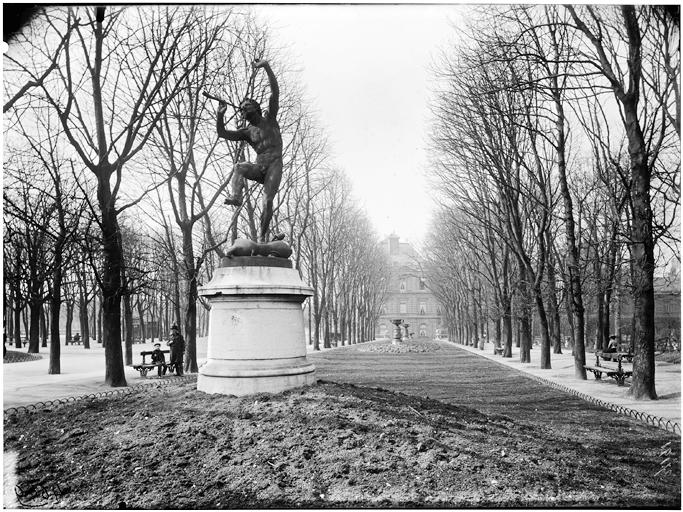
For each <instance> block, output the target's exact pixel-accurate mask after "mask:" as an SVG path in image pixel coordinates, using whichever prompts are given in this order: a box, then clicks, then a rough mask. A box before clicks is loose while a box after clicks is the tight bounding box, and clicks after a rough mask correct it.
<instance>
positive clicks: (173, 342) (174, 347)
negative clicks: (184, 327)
mask: <svg viewBox="0 0 683 512" xmlns="http://www.w3.org/2000/svg"><path fill="white" fill-rule="evenodd" d="M166 344H167V345H168V346H169V347H171V364H172V365H173V367H174V368H175V373H176V375H178V376H182V374H183V352H185V339H184V338H183V335H182V334H180V329H179V328H178V326H177V325H176V324H173V325H172V326H171V339H170V340H169V341H168V342H167V343H166Z"/></svg>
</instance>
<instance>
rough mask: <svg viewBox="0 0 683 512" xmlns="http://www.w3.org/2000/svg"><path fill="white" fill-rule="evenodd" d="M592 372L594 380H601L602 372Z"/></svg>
mask: <svg viewBox="0 0 683 512" xmlns="http://www.w3.org/2000/svg"><path fill="white" fill-rule="evenodd" d="M590 371H591V372H593V375H595V380H600V379H602V372H601V371H599V370H590Z"/></svg>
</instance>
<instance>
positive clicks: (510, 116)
mask: <svg viewBox="0 0 683 512" xmlns="http://www.w3.org/2000/svg"><path fill="white" fill-rule="evenodd" d="M480 14H481V15H482V16H481V17H480V19H482V20H483V19H487V20H490V19H497V20H499V21H500V23H497V24H496V26H495V27H492V26H490V25H485V24H483V23H478V22H475V23H474V25H473V27H472V28H473V30H472V31H471V35H470V37H469V41H470V44H469V45H464V44H463V45H461V46H459V47H458V48H457V53H456V52H450V53H449V52H445V53H444V55H443V58H442V60H441V62H440V64H439V67H438V70H437V71H436V72H435V73H436V77H437V79H438V83H440V84H441V85H442V88H441V89H440V90H439V91H438V92H437V100H436V101H435V103H434V109H433V112H434V118H435V121H436V122H435V124H434V130H433V137H432V140H433V141H434V147H433V149H434V152H435V160H434V163H433V165H432V175H433V177H434V178H435V180H438V183H439V188H440V191H441V194H440V198H439V200H440V207H439V210H438V213H437V215H436V217H435V223H434V226H433V228H432V230H431V235H430V242H429V244H428V245H429V250H428V251H427V252H428V253H429V254H430V255H431V258H430V262H429V264H428V266H429V270H430V272H431V273H432V278H431V279H430V282H431V283H433V286H434V291H435V293H436V294H437V295H438V296H439V298H440V300H441V301H442V303H443V304H444V310H445V314H446V316H447V318H448V321H449V329H451V331H452V334H453V335H458V334H460V335H462V336H464V337H473V338H475V339H476V338H477V337H478V334H479V333H478V331H479V330H480V329H481V325H482V324H483V323H485V321H486V320H487V319H489V318H490V319H491V320H492V321H493V322H495V329H494V332H495V342H496V343H497V344H498V345H499V346H500V344H501V343H502V345H504V348H505V351H504V354H505V355H506V356H508V357H509V356H511V346H512V337H513V319H515V320H516V322H514V323H516V324H517V328H518V329H519V339H520V359H521V361H522V362H528V361H529V350H530V348H531V344H532V332H531V323H532V318H536V321H537V322H538V328H539V331H540V337H541V365H542V367H543V368H550V365H551V351H552V350H554V351H555V352H559V351H560V350H561V339H560V338H561V330H560V325H561V322H562V319H561V317H566V320H565V322H566V324H567V325H568V328H569V331H570V332H571V337H572V340H573V353H574V358H575V373H576V375H577V377H578V378H581V379H585V378H586V373H585V369H584V364H585V348H586V339H585V336H586V334H587V333H586V328H585V325H586V319H585V317H586V315H585V313H586V307H587V306H586V305H587V304H588V305H590V307H591V308H595V309H594V311H595V313H596V316H597V327H596V332H595V345H596V348H604V347H606V344H607V341H608V335H609V332H610V325H611V323H612V321H611V317H610V314H611V312H612V311H618V309H619V308H618V307H617V306H618V303H616V302H615V299H620V297H619V291H621V292H622V294H630V295H631V297H632V299H633V303H634V311H633V324H632V329H631V331H632V345H633V349H634V352H635V358H634V374H633V386H632V387H631V392H632V393H633V395H634V396H635V397H636V398H651V399H654V398H656V391H655V385H654V371H655V367H654V335H655V325H654V288H653V280H654V271H655V268H656V267H657V264H658V260H656V258H655V256H656V255H658V256H660V260H659V264H662V263H663V261H664V260H665V257H669V258H676V259H680V254H679V252H678V243H679V234H678V231H677V229H676V228H675V227H676V225H677V224H676V223H677V221H678V218H679V217H678V202H679V200H680V177H679V174H680V159H679V155H680V97H679V84H678V80H679V74H680V53H679V52H680V46H679V26H678V18H677V16H672V15H671V13H670V12H668V11H666V10H664V9H661V8H655V7H651V6H639V7H634V6H622V7H613V6H605V7H593V6H583V7H571V6H567V7H560V6H534V7H514V8H508V7H505V8H499V7H497V8H486V9H483V11H482V12H481V13H480Z"/></svg>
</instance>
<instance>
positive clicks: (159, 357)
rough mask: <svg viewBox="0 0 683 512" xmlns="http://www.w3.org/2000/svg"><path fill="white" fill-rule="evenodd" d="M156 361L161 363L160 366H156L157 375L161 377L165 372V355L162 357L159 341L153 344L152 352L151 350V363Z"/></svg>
mask: <svg viewBox="0 0 683 512" xmlns="http://www.w3.org/2000/svg"><path fill="white" fill-rule="evenodd" d="M157 363H161V366H158V369H159V377H161V376H162V375H165V374H166V357H164V353H163V352H162V351H161V343H159V342H157V343H155V344H154V352H152V364H157Z"/></svg>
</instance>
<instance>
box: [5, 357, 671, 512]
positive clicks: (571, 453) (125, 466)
mask: <svg viewBox="0 0 683 512" xmlns="http://www.w3.org/2000/svg"><path fill="white" fill-rule="evenodd" d="M400 356H410V354H401V355H400ZM391 357H399V356H391ZM526 381H528V385H529V386H538V384H536V383H533V382H532V381H530V380H528V379H527V380H526ZM555 393H556V392H555ZM549 410H550V411H552V409H549ZM537 411H538V406H537ZM552 414H553V413H552V412H550V413H547V412H546V411H543V410H540V411H538V413H537V414H535V415H527V416H525V417H522V418H520V417H512V416H509V415H506V414H498V413H493V412H482V411H481V410H478V409H474V408H471V407H466V406H462V405H452V404H447V403H444V402H443V401H437V400H433V399H429V398H421V397H417V396H410V395H406V394H403V393H400V392H392V391H388V390H385V389H379V388H372V387H368V386H362V385H353V384H340V383H334V382H328V381H319V382H318V385H317V386H311V387H307V388H302V389H299V390H293V391H289V392H285V393H282V394H277V395H265V394H263V395H257V396H252V397H244V398H235V397H229V396H217V395H207V394H205V393H202V392H198V391H197V390H196V389H195V384H194V383H192V382H190V383H187V382H185V383H179V384H178V385H167V386H158V387H157V386H154V385H151V386H150V387H149V389H147V390H145V391H144V392H140V393H135V394H131V395H125V396H121V397H118V398H109V399H97V400H92V401H82V402H76V403H73V404H69V405H64V406H61V407H59V408H56V409H49V410H48V409H46V410H43V411H37V412H31V413H19V414H13V415H7V416H6V418H5V423H4V450H5V456H6V458H7V456H8V455H14V454H16V460H17V464H16V472H17V479H18V484H19V485H18V489H19V490H20V492H19V494H21V498H20V501H21V503H22V504H23V505H24V506H27V507H31V508H68V509H83V508H98V509H99V508H119V507H126V508H145V509H150V508H201V509H215V508H289V507H307V508H334V507H337V508H345V507H354V508H357V507H411V508H414V507H428V508H434V507H458V508H462V507H589V508H596V507H608V508H617V507H635V508H653V507H667V508H674V509H680V505H681V501H680V491H681V488H680V482H681V478H680V457H679V455H680V437H678V436H676V435H672V434H668V433H666V432H664V431H661V430H657V429H654V428H652V427H648V426H646V425H641V424H639V423H636V422H635V421H633V420H630V419H629V418H615V415H614V414H613V413H610V412H609V411H605V410H603V409H599V408H595V407H588V408H587V412H586V413H585V414H584V415H583V416H581V426H582V427H583V428H567V427H566V424H565V423H562V422H559V423H555V422H553V421H549V419H550V418H549V415H552ZM605 414H609V415H610V421H605ZM667 443H670V444H668V445H667ZM667 449H670V450H671V453H673V455H672V456H671V455H670V456H667V455H666V454H664V455H663V451H665V450H667ZM666 458H669V459H670V462H671V466H670V467H669V468H668V469H665V470H664V471H661V469H662V467H663V465H662V462H663V460H664V459H666ZM655 475H656V476H655ZM41 491H42V492H41Z"/></svg>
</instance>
